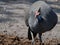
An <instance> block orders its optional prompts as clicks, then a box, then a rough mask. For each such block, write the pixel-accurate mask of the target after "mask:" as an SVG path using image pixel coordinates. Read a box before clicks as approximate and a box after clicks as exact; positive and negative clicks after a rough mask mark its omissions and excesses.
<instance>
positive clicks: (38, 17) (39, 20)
mask: <svg viewBox="0 0 60 45" xmlns="http://www.w3.org/2000/svg"><path fill="white" fill-rule="evenodd" d="M37 19H38V22H39V23H40V22H42V21H43V18H42V17H41V15H38V16H37Z"/></svg>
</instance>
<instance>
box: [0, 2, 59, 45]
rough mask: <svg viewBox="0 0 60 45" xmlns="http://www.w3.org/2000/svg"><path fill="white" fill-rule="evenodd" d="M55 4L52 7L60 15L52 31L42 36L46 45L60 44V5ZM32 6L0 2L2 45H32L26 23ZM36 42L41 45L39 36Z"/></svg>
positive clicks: (0, 43) (0, 44)
mask: <svg viewBox="0 0 60 45" xmlns="http://www.w3.org/2000/svg"><path fill="white" fill-rule="evenodd" d="M50 3H51V2H50ZM54 4H55V3H54ZM54 4H50V5H51V6H52V7H54V8H53V9H54V11H55V12H56V14H57V15H58V23H57V25H56V26H55V27H54V28H53V29H52V30H51V31H48V32H45V33H43V34H42V40H43V42H44V43H45V45H57V44H59V43H60V16H59V15H60V11H59V10H60V5H57V3H56V5H54ZM58 4H59V3H58ZM30 6H31V4H21V3H15V2H10V3H6V2H0V45H31V41H30V40H28V38H27V31H28V30H27V29H28V28H27V26H26V25H25V21H24V20H25V18H24V17H25V15H26V11H28V9H29V8H30ZM35 41H36V45H39V43H40V42H39V38H38V36H37V39H36V40H35Z"/></svg>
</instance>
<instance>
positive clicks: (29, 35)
mask: <svg viewBox="0 0 60 45" xmlns="http://www.w3.org/2000/svg"><path fill="white" fill-rule="evenodd" d="M30 30H31V29H30V27H29V28H28V39H29V40H32V36H31V32H30Z"/></svg>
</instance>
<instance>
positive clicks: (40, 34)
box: [39, 33, 44, 45]
mask: <svg viewBox="0 0 60 45" xmlns="http://www.w3.org/2000/svg"><path fill="white" fill-rule="evenodd" d="M41 36H42V33H39V38H40V45H44V44H43V43H42V39H41Z"/></svg>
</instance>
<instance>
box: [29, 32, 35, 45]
mask: <svg viewBox="0 0 60 45" xmlns="http://www.w3.org/2000/svg"><path fill="white" fill-rule="evenodd" d="M30 32H31V31H30ZM31 36H32V44H31V45H35V39H34V35H33V33H32V32H31Z"/></svg>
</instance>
